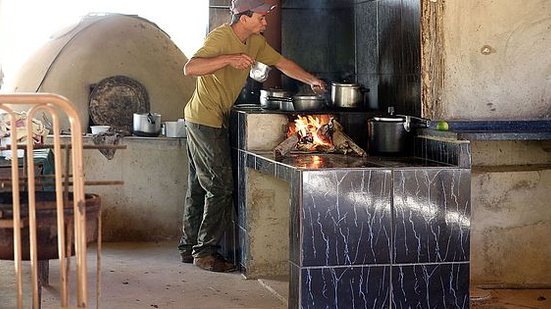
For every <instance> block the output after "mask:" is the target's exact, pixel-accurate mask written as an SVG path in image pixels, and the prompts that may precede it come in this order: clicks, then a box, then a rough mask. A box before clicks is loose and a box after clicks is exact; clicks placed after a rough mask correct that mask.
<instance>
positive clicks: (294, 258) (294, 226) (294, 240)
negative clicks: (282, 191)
mask: <svg viewBox="0 0 551 309" xmlns="http://www.w3.org/2000/svg"><path fill="white" fill-rule="evenodd" d="M289 183H290V185H291V188H290V191H291V193H290V195H291V196H290V197H289V198H290V207H289V260H290V261H291V262H292V263H294V264H296V265H300V252H301V250H300V248H301V243H300V239H301V237H300V231H301V229H300V227H301V225H302V217H301V215H300V214H301V209H302V172H295V173H293V174H291V180H290V182H289Z"/></svg>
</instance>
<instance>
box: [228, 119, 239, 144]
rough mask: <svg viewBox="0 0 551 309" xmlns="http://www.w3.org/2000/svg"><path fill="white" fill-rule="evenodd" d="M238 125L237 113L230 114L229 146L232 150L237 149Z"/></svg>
mask: <svg viewBox="0 0 551 309" xmlns="http://www.w3.org/2000/svg"><path fill="white" fill-rule="evenodd" d="M238 125H239V113H238V112H234V111H232V112H230V128H229V130H230V145H231V147H232V148H238V135H237V127H238Z"/></svg>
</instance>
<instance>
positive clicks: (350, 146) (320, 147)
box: [274, 118, 367, 160]
mask: <svg viewBox="0 0 551 309" xmlns="http://www.w3.org/2000/svg"><path fill="white" fill-rule="evenodd" d="M314 134H316V135H317V137H319V138H320V139H321V140H324V141H329V142H330V144H329V145H324V144H316V143H315V142H314V140H315V139H314V137H313V135H312V133H308V134H306V135H305V136H300V135H299V133H298V132H295V133H293V134H292V135H291V136H289V137H288V138H287V139H285V140H284V141H283V142H282V143H281V144H279V145H278V146H277V147H275V148H274V156H275V159H276V160H281V159H283V158H284V157H285V156H286V155H287V154H289V153H290V152H291V151H292V150H293V149H296V150H298V151H301V152H324V153H341V154H345V155H355V156H359V157H365V156H367V153H366V152H365V151H364V150H363V149H362V148H361V147H359V146H358V145H357V144H356V143H355V142H354V141H353V140H352V139H351V138H350V137H349V136H348V135H346V134H345V133H344V131H343V127H342V125H341V124H340V123H338V121H336V120H335V119H334V118H331V120H330V121H329V123H327V124H324V125H322V126H321V127H320V128H319V129H318V130H317V131H316V132H315V133H314Z"/></svg>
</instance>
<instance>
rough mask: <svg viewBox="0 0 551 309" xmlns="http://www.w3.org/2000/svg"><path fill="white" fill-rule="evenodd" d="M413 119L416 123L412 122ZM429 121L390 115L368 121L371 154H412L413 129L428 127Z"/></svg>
mask: <svg viewBox="0 0 551 309" xmlns="http://www.w3.org/2000/svg"><path fill="white" fill-rule="evenodd" d="M412 119H414V120H416V122H412ZM429 122H430V121H429V120H428V119H424V118H418V117H413V116H405V115H397V116H394V115H388V116H382V117H373V118H370V119H368V120H367V129H368V148H369V153H370V154H374V155H404V154H408V153H411V147H410V146H411V145H412V142H413V129H414V128H416V127H427V126H428V125H429Z"/></svg>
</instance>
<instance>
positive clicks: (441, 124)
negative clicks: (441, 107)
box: [436, 121, 449, 131]
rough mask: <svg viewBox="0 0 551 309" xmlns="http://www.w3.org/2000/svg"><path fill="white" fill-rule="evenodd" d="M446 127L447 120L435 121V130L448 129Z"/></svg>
mask: <svg viewBox="0 0 551 309" xmlns="http://www.w3.org/2000/svg"><path fill="white" fill-rule="evenodd" d="M448 129H449V126H448V123H447V122H445V121H438V123H436V130H438V131H448Z"/></svg>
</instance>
